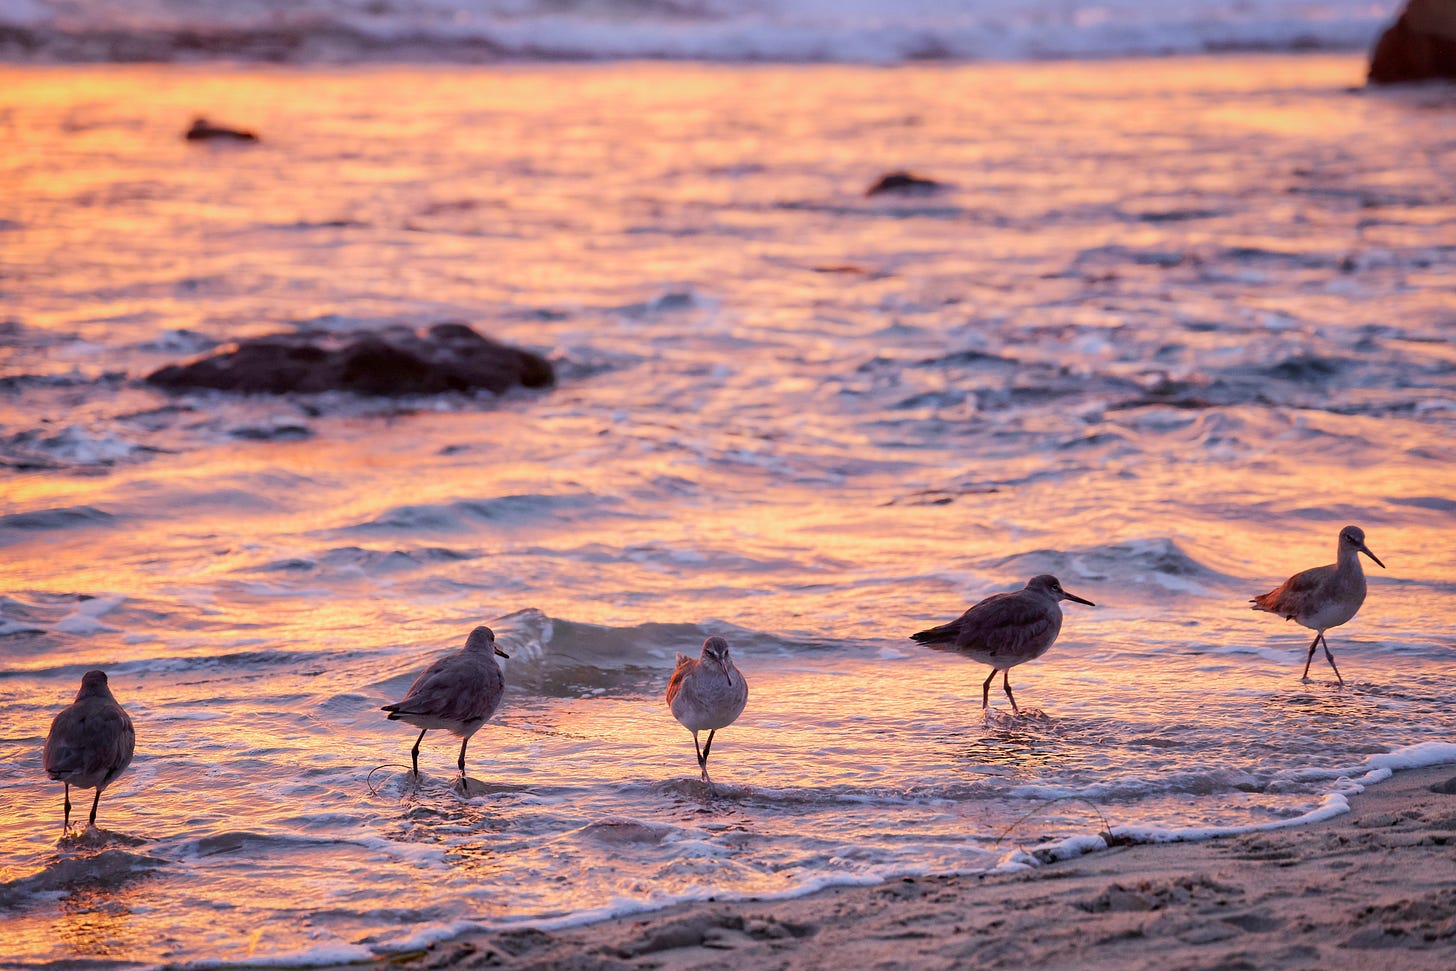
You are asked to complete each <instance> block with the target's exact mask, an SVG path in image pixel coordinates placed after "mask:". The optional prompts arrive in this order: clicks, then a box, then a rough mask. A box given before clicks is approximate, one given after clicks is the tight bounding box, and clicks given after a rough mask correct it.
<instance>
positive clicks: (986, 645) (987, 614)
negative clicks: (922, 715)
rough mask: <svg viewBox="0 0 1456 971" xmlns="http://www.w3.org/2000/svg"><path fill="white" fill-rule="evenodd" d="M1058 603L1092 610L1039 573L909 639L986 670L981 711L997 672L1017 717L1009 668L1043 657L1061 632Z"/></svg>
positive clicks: (1090, 604) (1045, 575)
mask: <svg viewBox="0 0 1456 971" xmlns="http://www.w3.org/2000/svg"><path fill="white" fill-rule="evenodd" d="M1063 600H1075V601H1076V602H1077V603H1079V604H1086V605H1087V606H1089V607H1095V606H1097V605H1096V604H1094V603H1093V602H1092V601H1090V600H1083V599H1082V598H1081V597H1078V596H1076V595H1075V594H1070V593H1068V592H1067V591H1065V590H1063V589H1062V584H1061V582H1060V581H1058V580H1057V578H1056V577H1054V576H1049V575H1047V574H1042V575H1041V576H1035V577H1032V578H1031V579H1030V580H1027V581H1026V586H1025V587H1023V588H1022V589H1020V590H1017V591H1016V592H1015V593H993V594H992V595H991V596H989V597H987V598H986V599H985V600H982V601H981V602H980V603H978V604H976V605H975V606H974V607H972V608H971V609H970V610H967V611H966V612H965V613H963V614H961V615H960V616H959V617H957V618H956V619H955V620H953V621H951V622H950V623H949V624H942V625H941V626H939V627H932V628H930V630H923V631H920V632H919V633H918V634H911V635H910V637H911V638H912V639H914V640H916V641H919V642H920V643H921V644H924V645H925V646H926V647H930V648H933V649H935V650H937V651H951V652H954V653H956V654H964V655H965V656H966V657H969V658H972V659H974V660H976V661H980V662H981V663H982V664H989V665H991V673H990V674H989V675H987V676H986V683H985V684H983V685H981V710H982V711H984V710H985V709H986V708H987V707H988V706H989V705H990V703H991V682H992V681H994V680H996V672H997V671H1000V672H1001V685H1002V687H1004V688H1005V689H1006V697H1007V698H1009V699H1011V710H1012V711H1014V712H1016V713H1017V714H1018V715H1019V714H1021V709H1020V708H1018V707H1017V706H1016V698H1015V697H1014V696H1013V695H1012V694H1011V669H1012V668H1014V667H1015V666H1016V665H1018V664H1022V663H1024V662H1026V661H1032V660H1035V659H1036V658H1039V657H1041V656H1042V655H1043V654H1045V653H1046V652H1047V648H1049V647H1051V646H1052V644H1053V643H1055V641H1056V639H1057V634H1058V633H1060V632H1061V629H1062V608H1061V607H1059V606H1057V605H1058V604H1059V603H1060V602H1061V601H1063Z"/></svg>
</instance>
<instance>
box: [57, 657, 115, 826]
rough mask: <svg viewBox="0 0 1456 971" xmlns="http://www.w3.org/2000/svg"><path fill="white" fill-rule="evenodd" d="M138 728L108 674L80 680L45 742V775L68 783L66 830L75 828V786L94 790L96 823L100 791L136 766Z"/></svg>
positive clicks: (87, 675)
mask: <svg viewBox="0 0 1456 971" xmlns="http://www.w3.org/2000/svg"><path fill="white" fill-rule="evenodd" d="M135 752H136V729H135V728H134V727H133V726H132V723H131V718H130V717H129V716H128V715H127V713H126V709H124V708H122V707H121V705H120V704H119V703H118V702H117V700H116V697H115V696H114V695H113V694H112V693H111V687H110V686H109V685H108V684H107V683H106V673H105V672H104V671H87V672H86V673H85V674H84V675H82V676H81V688H80V690H79V691H77V692H76V700H75V701H74V702H72V703H71V704H70V705H68V706H67V707H66V708H64V709H62V710H61V712H60V714H58V715H56V717H55V720H54V721H52V722H51V730H50V734H48V735H47V736H46V743H45V770H46V773H47V774H48V775H49V776H50V777H51V778H52V779H55V780H56V781H58V782H64V783H65V784H66V795H65V815H64V819H63V822H62V826H63V827H64V828H65V829H66V830H68V831H69V830H70V828H71V786H76V787H77V788H80V789H95V790H96V798H95V799H93V800H92V801H91V820H90V825H92V826H95V825H96V809H97V807H98V806H100V805H101V793H102V792H104V791H105V789H106V787H107V786H109V785H110V784H111V783H113V782H115V781H116V780H117V778H118V777H119V776H120V775H121V774H122V773H123V772H125V771H126V768H127V766H129V765H131V757H132V755H133V754H134V753H135Z"/></svg>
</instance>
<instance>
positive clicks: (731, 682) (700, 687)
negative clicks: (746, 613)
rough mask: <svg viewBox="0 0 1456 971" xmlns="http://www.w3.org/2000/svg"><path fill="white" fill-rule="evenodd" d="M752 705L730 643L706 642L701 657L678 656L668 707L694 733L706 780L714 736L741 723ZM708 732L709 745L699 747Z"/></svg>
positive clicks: (700, 763) (669, 683) (703, 775)
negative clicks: (699, 738) (742, 717)
mask: <svg viewBox="0 0 1456 971" xmlns="http://www.w3.org/2000/svg"><path fill="white" fill-rule="evenodd" d="M747 704H748V681H747V680H745V679H744V677H743V674H742V673H741V672H740V671H739V670H738V668H737V667H735V666H734V664H733V658H732V657H731V656H730V655H729V653H728V642H727V641H725V640H724V639H723V638H721V637H710V638H708V639H707V640H705V641H703V651H702V654H700V655H699V656H698V657H696V658H693V657H688V656H687V655H686V654H679V655H678V656H677V667H675V668H674V669H673V672H672V677H671V678H669V679H668V682H667V705H668V707H669V708H670V709H672V717H674V718H676V719H677V720H678V721H679V722H681V723H682V726H683V727H684V728H686V729H687V730H688V731H690V732H692V733H693V749H694V750H695V751H696V752H697V753H698V770H699V773H700V775H701V777H702V780H703V781H704V782H707V783H710V784H711V783H712V781H713V780H712V779H710V778H708V753H709V752H711V751H712V748H713V736H714V735H715V734H716V733H717V731H718V729H720V728H727V727H728V726H729V725H731V724H733V723H734V722H735V721H737V719H738V716H739V715H741V714H743V709H744V707H745V706H747ZM699 732H707V733H708V741H707V744H706V745H703V746H702V747H699V746H698V733H699Z"/></svg>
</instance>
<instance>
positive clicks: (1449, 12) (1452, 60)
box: [1369, 0, 1456, 84]
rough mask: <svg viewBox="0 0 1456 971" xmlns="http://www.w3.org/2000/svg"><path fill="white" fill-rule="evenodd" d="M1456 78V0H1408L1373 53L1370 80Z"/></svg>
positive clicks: (1391, 81) (1393, 80)
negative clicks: (1398, 17)
mask: <svg viewBox="0 0 1456 971" xmlns="http://www.w3.org/2000/svg"><path fill="white" fill-rule="evenodd" d="M1437 78H1450V79H1456V0H1409V2H1407V3H1406V6H1405V9H1404V10H1402V11H1401V14H1400V19H1398V20H1396V22H1395V23H1394V24H1392V25H1391V26H1390V28H1389V29H1388V30H1386V32H1385V33H1384V34H1382V35H1381V36H1380V40H1379V41H1377V42H1376V44H1375V50H1374V52H1373V53H1372V54H1371V55H1370V74H1369V81H1370V83H1371V84H1399V83H1401V82H1404V81H1430V80H1434V79H1437Z"/></svg>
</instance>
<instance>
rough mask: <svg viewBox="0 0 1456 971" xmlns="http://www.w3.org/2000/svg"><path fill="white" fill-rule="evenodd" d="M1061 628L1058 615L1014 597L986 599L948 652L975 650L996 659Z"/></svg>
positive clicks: (1019, 651) (1015, 652) (1038, 641)
mask: <svg viewBox="0 0 1456 971" xmlns="http://www.w3.org/2000/svg"><path fill="white" fill-rule="evenodd" d="M1060 626H1061V620H1060V617H1059V616H1058V614H1057V612H1055V611H1048V610H1047V609H1046V608H1045V607H1043V606H1041V605H1039V604H1035V603H1032V604H1028V603H1027V602H1026V600H1025V599H1023V598H1020V597H1015V596H1010V597H1002V598H999V599H990V598H988V599H986V600H983V601H981V602H980V603H979V604H977V605H976V606H974V607H972V608H971V609H970V611H968V612H967V616H966V618H965V622H964V623H963V624H962V626H961V636H960V637H959V638H957V640H956V642H955V644H953V645H947V647H946V648H945V649H946V650H952V651H954V650H975V651H978V652H981V653H985V654H989V655H991V656H993V657H995V656H998V655H1002V654H1019V653H1021V652H1022V651H1023V650H1024V649H1025V647H1026V646H1027V645H1028V644H1036V643H1040V642H1041V641H1044V640H1045V639H1046V637H1047V635H1048V634H1049V633H1051V632H1052V631H1053V630H1055V629H1057V628H1058V627H1060Z"/></svg>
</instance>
